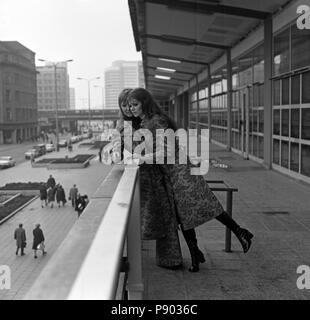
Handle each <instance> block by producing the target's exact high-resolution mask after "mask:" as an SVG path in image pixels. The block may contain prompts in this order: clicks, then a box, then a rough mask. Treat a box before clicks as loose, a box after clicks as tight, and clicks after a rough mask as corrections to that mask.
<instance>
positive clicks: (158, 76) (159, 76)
mask: <svg viewBox="0 0 310 320" xmlns="http://www.w3.org/2000/svg"><path fill="white" fill-rule="evenodd" d="M155 78H157V79H163V80H170V79H171V77H166V76H161V75H159V74H155Z"/></svg>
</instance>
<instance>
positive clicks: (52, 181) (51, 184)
mask: <svg viewBox="0 0 310 320" xmlns="http://www.w3.org/2000/svg"><path fill="white" fill-rule="evenodd" d="M46 186H47V188H50V187H52V188H55V186H56V181H55V179H54V177H53V176H52V175H50V177H49V178H48V180H47V182H46Z"/></svg>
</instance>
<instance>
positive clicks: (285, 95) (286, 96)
mask: <svg viewBox="0 0 310 320" xmlns="http://www.w3.org/2000/svg"><path fill="white" fill-rule="evenodd" d="M289 103H290V78H285V79H282V105H283V104H289Z"/></svg>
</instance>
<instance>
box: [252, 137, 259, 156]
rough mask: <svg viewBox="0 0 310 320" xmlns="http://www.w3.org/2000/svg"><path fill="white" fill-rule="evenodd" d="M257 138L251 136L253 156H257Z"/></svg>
mask: <svg viewBox="0 0 310 320" xmlns="http://www.w3.org/2000/svg"><path fill="white" fill-rule="evenodd" d="M257 140H258V139H257V136H256V135H253V155H254V156H257V155H258V146H257V142H258V141H257Z"/></svg>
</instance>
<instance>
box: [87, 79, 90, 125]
mask: <svg viewBox="0 0 310 320" xmlns="http://www.w3.org/2000/svg"><path fill="white" fill-rule="evenodd" d="M87 83H88V127H89V129H90V80H87Z"/></svg>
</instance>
